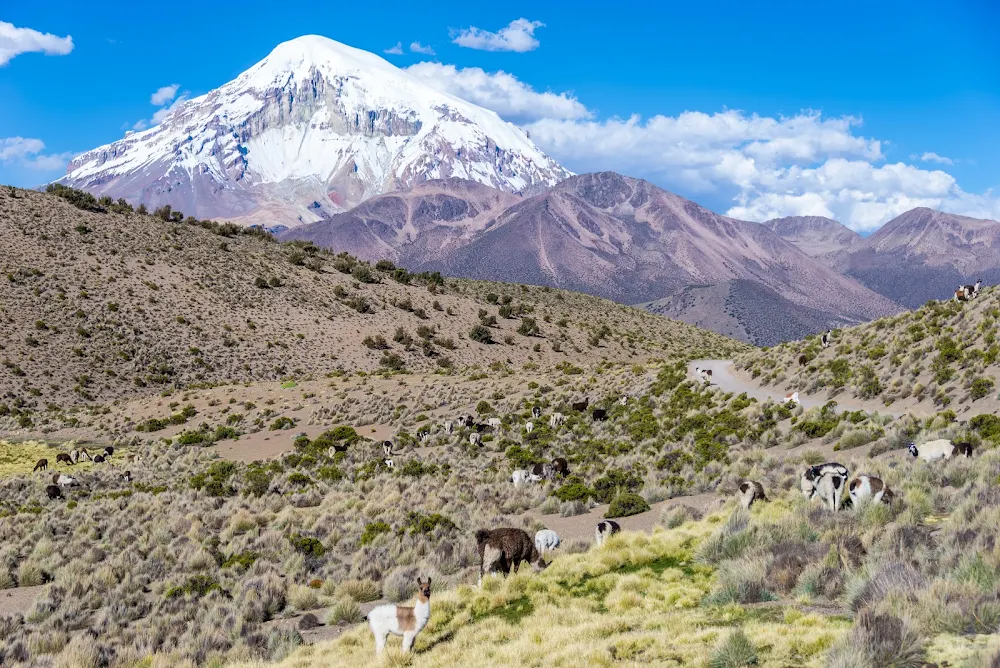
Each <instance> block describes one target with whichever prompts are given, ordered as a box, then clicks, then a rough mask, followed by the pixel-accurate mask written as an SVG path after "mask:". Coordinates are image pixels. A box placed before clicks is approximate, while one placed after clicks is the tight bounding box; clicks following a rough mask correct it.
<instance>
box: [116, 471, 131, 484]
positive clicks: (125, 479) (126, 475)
mask: <svg viewBox="0 0 1000 668" xmlns="http://www.w3.org/2000/svg"><path fill="white" fill-rule="evenodd" d="M118 477H119V478H120V479H121V481H122V482H132V472H131V471H125V473H122V474H121V475H120V476H118Z"/></svg>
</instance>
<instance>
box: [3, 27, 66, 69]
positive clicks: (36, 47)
mask: <svg viewBox="0 0 1000 668" xmlns="http://www.w3.org/2000/svg"><path fill="white" fill-rule="evenodd" d="M72 50H73V37H72V35H67V36H66V37H58V36H56V35H52V34H50V33H41V32H38V31H37V30H32V29H31V28H18V27H16V26H15V25H14V24H13V23H7V22H6V21H0V67H3V66H4V65H6V64H7V63H9V62H10V61H11V60H12V59H13V58H14V57H15V56H17V55H19V54H22V53H44V54H45V55H47V56H65V55H66V54H68V53H69V52H70V51H72Z"/></svg>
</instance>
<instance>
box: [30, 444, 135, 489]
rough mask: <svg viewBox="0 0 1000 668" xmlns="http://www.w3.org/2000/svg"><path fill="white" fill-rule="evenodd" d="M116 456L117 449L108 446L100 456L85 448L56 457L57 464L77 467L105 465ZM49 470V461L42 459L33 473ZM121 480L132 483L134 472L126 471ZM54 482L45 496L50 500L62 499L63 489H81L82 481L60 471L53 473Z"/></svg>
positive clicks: (47, 487)
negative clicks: (89, 464)
mask: <svg viewBox="0 0 1000 668" xmlns="http://www.w3.org/2000/svg"><path fill="white" fill-rule="evenodd" d="M114 454H115V449H114V447H113V446H110V445H109V446H107V447H105V448H104V450H102V451H101V452H100V453H99V454H94V455H92V454H90V453H89V452H87V450H86V449H85V448H78V449H74V450H71V451H70V452H68V453H66V452H60V453H58V454H57V455H56V460H55V463H56V464H57V465H58V464H64V465H66V466H76V465H77V464H80V463H82V462H87V461H89V462H92V463H94V464H104V463H107V462H110V461H111V457H112V455H114ZM127 460H128V461H130V462H132V461H135V460H136V456H135V455H134V454H133V455H129V456H128V457H127ZM48 470H49V460H48V459H47V458H45V457H42V458H41V459H39V460H38V461H37V462H36V463H35V467H34V468H33V469H31V472H32V473H38V472H48ZM118 477H119V479H120V480H122V481H123V482H132V472H131V471H125V472H124V473H121V474H120V475H119V476H118ZM51 480H52V482H51V483H50V484H48V485H46V486H45V495H46V496H47V497H48V498H49V499H50V500H56V499H62V498H64V497H63V489H66V488H69V487H79V486H80V481H79V480H78V479H77V478H74V477H73V476H70V475H66V474H64V473H59V472H58V471H56V472H53V474H52V478H51Z"/></svg>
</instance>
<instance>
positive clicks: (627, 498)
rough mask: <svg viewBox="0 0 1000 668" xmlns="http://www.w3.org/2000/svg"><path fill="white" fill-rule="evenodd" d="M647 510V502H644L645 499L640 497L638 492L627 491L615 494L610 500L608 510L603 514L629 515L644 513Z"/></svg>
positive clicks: (609, 515)
mask: <svg viewBox="0 0 1000 668" xmlns="http://www.w3.org/2000/svg"><path fill="white" fill-rule="evenodd" d="M647 510H649V504H648V503H646V499H644V498H642V497H641V496H639V495H638V494H633V493H631V492H628V493H625V494H619V495H618V496H616V497H615V498H614V499H613V500H612V501H611V506H610V507H609V508H608V512H606V513H605V514H604V516H605V517H628V516H629V515H638V514H639V513H644V512H646V511H647Z"/></svg>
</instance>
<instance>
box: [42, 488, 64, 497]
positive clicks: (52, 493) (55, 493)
mask: <svg viewBox="0 0 1000 668" xmlns="http://www.w3.org/2000/svg"><path fill="white" fill-rule="evenodd" d="M45 494H46V496H48V497H49V498H50V499H61V498H63V494H62V490H61V489H59V485H47V486H46V487H45Z"/></svg>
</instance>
